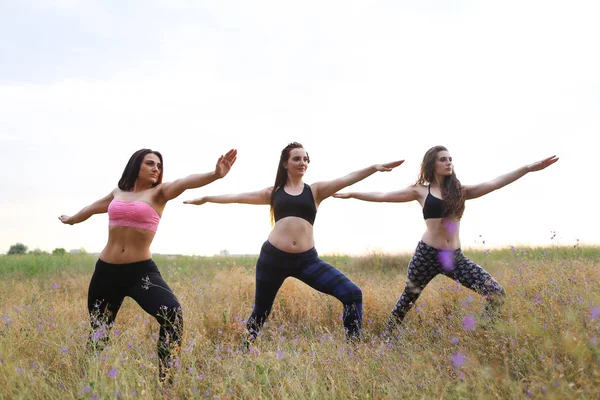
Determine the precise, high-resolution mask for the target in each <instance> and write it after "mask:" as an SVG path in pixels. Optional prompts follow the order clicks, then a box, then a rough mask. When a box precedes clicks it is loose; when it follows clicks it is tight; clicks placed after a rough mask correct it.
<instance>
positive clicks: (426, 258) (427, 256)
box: [388, 241, 505, 328]
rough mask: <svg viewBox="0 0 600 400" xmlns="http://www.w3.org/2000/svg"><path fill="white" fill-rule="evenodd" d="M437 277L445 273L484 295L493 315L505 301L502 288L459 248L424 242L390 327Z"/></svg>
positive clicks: (401, 317) (416, 251)
mask: <svg viewBox="0 0 600 400" xmlns="http://www.w3.org/2000/svg"><path fill="white" fill-rule="evenodd" d="M438 274H444V275H446V276H447V277H448V278H450V279H452V280H455V281H458V282H459V283H460V284H461V285H463V286H465V287H467V288H469V289H471V290H473V291H475V292H477V293H479V294H480V295H482V296H485V298H486V299H487V300H488V304H487V305H486V312H487V313H492V311H493V310H494V309H495V308H496V307H497V306H498V305H500V304H501V303H502V301H503V300H504V296H505V293H504V289H503V288H502V286H500V284H499V283H498V282H496V280H495V279H494V278H492V276H491V275H490V274H489V273H488V272H487V271H486V270H484V269H483V268H481V267H480V266H479V265H477V264H476V263H474V262H473V261H471V260H469V259H468V258H467V257H465V256H464V254H463V253H462V251H461V250H460V249H457V250H438V249H436V248H435V247H431V246H429V245H428V244H426V243H424V242H422V241H421V242H419V244H418V245H417V249H416V250H415V254H414V255H413V256H412V259H411V260H410V263H409V264H408V276H407V279H406V287H405V288H404V293H402V296H400V299H399V300H398V303H396V306H395V307H394V309H393V310H392V314H391V315H390V319H389V322H388V328H391V327H393V326H394V325H398V324H400V323H401V322H402V320H403V319H404V317H405V316H406V313H407V312H408V311H409V310H410V309H411V308H412V307H413V306H414V304H415V302H416V301H417V299H418V298H419V296H420V295H421V292H422V291H423V289H425V286H427V284H428V283H429V282H431V280H432V279H433V278H435V276H436V275H438Z"/></svg>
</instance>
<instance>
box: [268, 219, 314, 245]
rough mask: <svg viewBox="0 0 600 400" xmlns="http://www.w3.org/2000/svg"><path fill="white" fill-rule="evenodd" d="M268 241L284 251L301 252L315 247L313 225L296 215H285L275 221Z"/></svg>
mask: <svg viewBox="0 0 600 400" xmlns="http://www.w3.org/2000/svg"><path fill="white" fill-rule="evenodd" d="M269 243H271V244H272V245H273V246H275V247H277V248H278V249H279V250H281V251H285V252H286V253H302V252H305V251H307V250H310V249H312V248H313V247H315V239H314V237H313V226H312V225H311V224H309V223H308V221H306V220H304V219H302V218H298V217H285V218H282V219H280V220H279V221H277V222H276V223H275V226H274V227H273V230H272V231H271V234H269Z"/></svg>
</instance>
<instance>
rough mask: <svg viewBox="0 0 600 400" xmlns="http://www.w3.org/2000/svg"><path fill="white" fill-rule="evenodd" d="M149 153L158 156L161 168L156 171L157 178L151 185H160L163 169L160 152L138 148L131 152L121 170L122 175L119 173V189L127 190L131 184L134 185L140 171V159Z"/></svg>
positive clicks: (131, 187)
mask: <svg viewBox="0 0 600 400" xmlns="http://www.w3.org/2000/svg"><path fill="white" fill-rule="evenodd" d="M150 153H153V154H156V155H157V156H158V158H159V159H160V165H161V168H159V170H160V172H159V173H158V180H157V181H156V183H155V184H153V185H152V187H154V186H156V185H160V184H161V183H162V178H163V169H164V164H163V158H162V154H160V153H159V152H158V151H154V150H150V149H140V150H138V151H136V152H135V153H133V154H132V155H131V157H130V158H129V161H128V162H127V165H126V166H125V169H124V170H123V175H121V179H119V189H121V190H124V191H129V190H131V189H133V185H135V181H136V179H137V178H138V175H139V173H140V166H141V165H142V161H143V160H144V157H145V156H146V154H150Z"/></svg>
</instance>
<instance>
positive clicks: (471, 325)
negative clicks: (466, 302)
mask: <svg viewBox="0 0 600 400" xmlns="http://www.w3.org/2000/svg"><path fill="white" fill-rule="evenodd" d="M463 328H465V329H466V330H468V331H472V330H473V329H475V317H474V316H472V315H470V314H469V315H467V316H466V317H464V318H463Z"/></svg>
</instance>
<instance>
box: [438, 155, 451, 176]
mask: <svg viewBox="0 0 600 400" xmlns="http://www.w3.org/2000/svg"><path fill="white" fill-rule="evenodd" d="M434 172H435V175H439V176H450V175H452V157H450V153H449V152H448V151H446V150H442V151H438V153H437V156H436V160H435V171H434Z"/></svg>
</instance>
